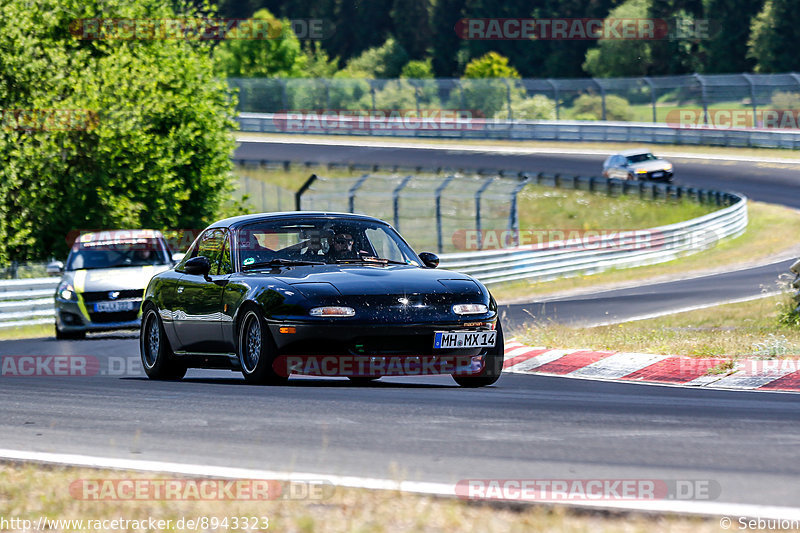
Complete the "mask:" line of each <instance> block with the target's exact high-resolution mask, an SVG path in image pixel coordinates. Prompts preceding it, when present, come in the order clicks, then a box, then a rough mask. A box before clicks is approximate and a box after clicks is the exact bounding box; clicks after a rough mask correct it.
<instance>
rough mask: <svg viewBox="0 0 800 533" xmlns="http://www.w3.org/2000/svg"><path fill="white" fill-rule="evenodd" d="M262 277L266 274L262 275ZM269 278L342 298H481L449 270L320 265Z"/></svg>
mask: <svg viewBox="0 0 800 533" xmlns="http://www.w3.org/2000/svg"><path fill="white" fill-rule="evenodd" d="M262 275H263V274H262ZM270 277H271V278H273V279H278V280H280V281H282V282H284V283H286V284H288V285H292V286H293V287H295V288H297V289H298V290H300V291H301V292H303V293H304V294H305V293H311V292H316V293H319V292H320V291H322V292H327V291H325V285H328V286H331V287H333V288H334V289H335V290H336V292H337V293H338V294H340V295H342V296H358V295H364V296H369V295H388V294H404V293H418V294H444V293H450V294H452V293H454V292H455V293H460V294H464V295H467V294H469V295H475V296H478V295H482V294H483V291H481V288H480V286H479V285H478V284H477V283H476V282H475V281H474V280H473V279H472V278H470V277H469V276H467V275H465V274H461V273H458V272H450V271H447V270H434V269H429V268H419V267H414V266H406V265H387V266H363V265H318V266H301V267H289V268H282V269H280V272H279V273H277V274H276V273H273V272H271V273H270Z"/></svg>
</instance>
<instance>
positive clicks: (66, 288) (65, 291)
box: [56, 281, 78, 302]
mask: <svg viewBox="0 0 800 533" xmlns="http://www.w3.org/2000/svg"><path fill="white" fill-rule="evenodd" d="M56 294H58V297H59V298H61V299H62V300H67V301H70V302H77V301H78V295H77V294H76V293H75V289H74V288H73V287H72V285H71V284H70V283H68V282H66V281H62V282H61V283H60V284H59V285H58V289H57V290H56Z"/></svg>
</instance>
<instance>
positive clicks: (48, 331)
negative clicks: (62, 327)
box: [0, 324, 54, 341]
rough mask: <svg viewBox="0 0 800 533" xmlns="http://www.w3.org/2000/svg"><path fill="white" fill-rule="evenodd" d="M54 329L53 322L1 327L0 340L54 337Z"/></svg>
mask: <svg viewBox="0 0 800 533" xmlns="http://www.w3.org/2000/svg"><path fill="white" fill-rule="evenodd" d="M53 331H54V330H53V324H36V325H33V326H19V327H15V328H0V341H8V340H15V339H36V338H40V337H52V336H53V335H54V333H53Z"/></svg>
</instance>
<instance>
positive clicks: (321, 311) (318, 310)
mask: <svg viewBox="0 0 800 533" xmlns="http://www.w3.org/2000/svg"><path fill="white" fill-rule="evenodd" d="M308 314H309V315H311V316H330V317H347V316H354V315H355V314H356V312H355V310H354V309H353V308H352V307H339V306H327V307H315V308H313V309H312V310H311V311H309V312H308Z"/></svg>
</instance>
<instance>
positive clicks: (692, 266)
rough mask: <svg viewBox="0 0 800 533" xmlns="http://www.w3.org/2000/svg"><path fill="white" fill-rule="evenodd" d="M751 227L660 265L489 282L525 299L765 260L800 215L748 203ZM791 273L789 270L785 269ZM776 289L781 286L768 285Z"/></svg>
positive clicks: (788, 238)
mask: <svg viewBox="0 0 800 533" xmlns="http://www.w3.org/2000/svg"><path fill="white" fill-rule="evenodd" d="M748 206H749V208H748V213H749V223H748V226H747V230H746V231H745V232H744V233H743V234H742V235H740V236H739V237H736V238H734V239H726V240H724V241H722V242H720V243H719V244H718V245H717V246H715V247H714V248H711V249H709V250H704V251H702V252H698V253H695V254H692V255H687V256H684V257H680V258H677V259H674V260H672V261H668V262H665V263H659V264H656V265H648V266H641V267H636V268H626V269H612V270H607V271H605V272H600V273H597V274H592V275H589V276H575V277H572V278H561V279H556V280H552V281H540V282H532V281H525V280H522V281H514V282H509V283H499V284H497V285H491V286H490V287H489V288H490V290H491V291H492V294H493V295H494V296H495V298H496V299H497V300H498V301H499V302H510V301H518V300H524V299H527V298H530V297H533V296H541V295H545V294H554V293H561V292H569V291H578V290H581V291H582V290H589V289H596V290H600V288H601V287H613V286H615V285H621V284H626V283H630V282H633V281H641V283H647V282H648V281H649V280H653V279H660V278H669V277H673V276H676V277H682V276H687V275H690V274H692V273H697V274H699V273H702V272H707V271H714V270H720V269H725V268H727V269H733V268H736V267H737V266H741V265H752V264H757V263H759V262H766V261H768V260H769V258H771V257H775V256H777V255H779V254H787V253H789V252H790V251H791V250H792V248H794V247H795V246H796V235H797V234H798V233H800V213H799V212H797V211H795V210H793V209H790V208H787V207H782V206H776V205H772V204H765V203H761V202H753V201H750V202H748ZM787 274H788V273H787ZM766 288H767V289H769V290H774V289H776V288H777V287H766Z"/></svg>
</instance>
